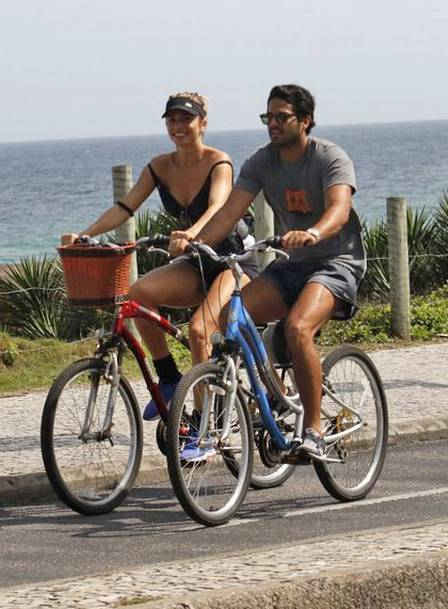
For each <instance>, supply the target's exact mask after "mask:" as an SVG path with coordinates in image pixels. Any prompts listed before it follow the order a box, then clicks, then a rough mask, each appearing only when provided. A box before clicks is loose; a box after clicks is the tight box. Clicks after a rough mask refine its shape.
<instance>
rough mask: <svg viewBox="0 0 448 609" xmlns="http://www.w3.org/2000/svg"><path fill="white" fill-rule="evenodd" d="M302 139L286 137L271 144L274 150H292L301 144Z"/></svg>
mask: <svg viewBox="0 0 448 609" xmlns="http://www.w3.org/2000/svg"><path fill="white" fill-rule="evenodd" d="M299 140H300V138H299V136H298V135H290V136H285V137H283V138H282V139H281V140H278V141H274V142H273V141H272V138H271V144H272V146H273V147H274V148H290V147H291V146H295V145H296V144H297V143H298V142H299Z"/></svg>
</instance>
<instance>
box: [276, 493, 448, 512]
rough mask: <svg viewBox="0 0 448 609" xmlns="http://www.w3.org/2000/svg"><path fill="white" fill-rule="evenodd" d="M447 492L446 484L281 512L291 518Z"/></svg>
mask: <svg viewBox="0 0 448 609" xmlns="http://www.w3.org/2000/svg"><path fill="white" fill-rule="evenodd" d="M445 493H448V486H443V487H441V488H436V489H428V490H427V491H417V492H415V493H402V494H401V495H391V496H389V497H375V498H373V499H362V500H360V501H350V502H347V503H337V504H331V505H322V506H319V507H314V508H303V509H300V510H291V511H289V512H285V513H284V514H282V517H283V518H291V517H294V516H303V515H305V514H318V513H321V512H333V511H336V510H346V509H348V508H356V507H364V506H368V505H375V504H379V503H390V502H392V501H405V500H406V499H418V498H419V497H430V496H431V495H443V494H445Z"/></svg>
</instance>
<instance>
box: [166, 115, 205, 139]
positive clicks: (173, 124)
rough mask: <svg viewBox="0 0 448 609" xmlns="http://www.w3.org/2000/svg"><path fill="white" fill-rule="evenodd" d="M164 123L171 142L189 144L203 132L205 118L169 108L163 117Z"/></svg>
mask: <svg viewBox="0 0 448 609" xmlns="http://www.w3.org/2000/svg"><path fill="white" fill-rule="evenodd" d="M165 124H166V128H167V131H168V135H169V136H170V139H171V141H172V142H174V143H175V144H176V145H182V144H191V143H193V142H194V141H195V140H196V139H197V138H200V137H201V136H202V134H203V133H204V130H205V125H206V119H205V118H201V117H200V116H193V114H190V113H189V112H184V110H171V112H169V113H168V114H167V115H166V117H165Z"/></svg>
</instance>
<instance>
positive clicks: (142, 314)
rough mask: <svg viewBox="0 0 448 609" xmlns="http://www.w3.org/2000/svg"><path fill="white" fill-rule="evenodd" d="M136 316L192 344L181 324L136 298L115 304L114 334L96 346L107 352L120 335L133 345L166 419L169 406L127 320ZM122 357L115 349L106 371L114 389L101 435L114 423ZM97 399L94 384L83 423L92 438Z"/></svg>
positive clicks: (149, 388)
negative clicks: (175, 323)
mask: <svg viewBox="0 0 448 609" xmlns="http://www.w3.org/2000/svg"><path fill="white" fill-rule="evenodd" d="M135 318H141V319H146V321H149V322H150V323H153V324H155V325H156V326H158V327H159V328H160V329H161V330H163V331H164V332H166V333H167V334H169V335H170V336H173V337H174V338H175V339H176V340H178V341H179V342H180V343H182V344H183V345H184V346H185V347H187V348H189V344H188V339H187V338H185V336H184V335H183V334H182V332H181V331H180V330H179V329H178V328H176V326H174V324H172V323H171V322H170V321H169V320H168V319H166V318H165V317H162V316H161V315H159V314H158V313H155V312H154V311H151V310H149V309H147V308H145V307H143V306H142V305H140V304H138V303H137V302H135V301H133V300H127V301H125V302H123V303H121V304H119V305H118V307H117V308H116V311H115V317H114V322H113V326H112V334H111V336H110V337H109V341H108V342H107V344H105V345H103V344H101V341H100V345H99V347H98V349H97V354H98V355H101V354H102V353H104V352H108V351H110V348H111V346H112V347H114V346H115V347H116V346H118V345H119V344H120V339H121V340H122V341H123V342H124V343H125V344H126V346H127V347H128V348H129V349H130V351H131V352H132V353H133V355H134V357H135V359H136V360H137V363H138V366H139V368H140V371H141V373H142V376H143V378H144V380H145V383H146V386H147V388H148V391H149V393H150V395H151V396H152V398H153V399H154V402H155V404H156V406H157V409H158V411H159V413H160V416H161V418H162V419H163V420H164V421H165V420H166V418H167V416H168V409H167V406H166V403H165V400H164V398H163V396H162V394H161V393H160V390H159V386H158V384H157V383H156V382H154V380H153V378H152V375H151V371H150V369H149V365H148V360H147V358H146V355H145V352H144V351H143V347H142V346H141V344H140V343H139V341H138V340H137V339H136V338H135V337H134V336H133V334H132V333H131V332H130V331H129V330H128V328H127V327H126V324H125V321H126V319H135ZM120 359H121V358H120V357H117V355H116V353H112V355H111V361H110V362H109V364H108V368H107V369H106V372H105V374H106V375H109V379H110V383H111V390H110V394H109V398H108V404H107V408H106V413H105V417H104V423H103V426H102V429H101V432H99V433H100V435H101V436H102V437H104V436H107V433H108V432H109V431H110V429H111V425H112V416H113V408H114V404H115V397H116V392H117V388H118V378H119V370H120V365H121V361H120ZM95 399H96V388H95V385H92V387H91V390H90V395H89V400H88V407H87V410H86V416H85V421H84V425H83V437H84V438H85V439H86V440H88V439H90V438H89V433H88V430H89V429H90V425H91V417H92V410H93V407H94V404H95ZM95 439H96V438H95Z"/></svg>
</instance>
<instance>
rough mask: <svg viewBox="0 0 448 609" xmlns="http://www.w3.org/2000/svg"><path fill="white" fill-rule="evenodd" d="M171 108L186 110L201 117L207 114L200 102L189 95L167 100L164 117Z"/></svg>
mask: <svg viewBox="0 0 448 609" xmlns="http://www.w3.org/2000/svg"><path fill="white" fill-rule="evenodd" d="M171 110H183V111H184V112H188V113H189V114H192V115H193V116H200V117H201V118H204V117H205V116H206V112H205V110H204V108H203V107H202V106H201V104H198V103H197V102H195V101H193V100H192V99H190V98H188V97H173V98H171V99H169V100H168V101H167V102H166V107H165V112H164V113H163V114H162V118H165V116H166V115H167V114H168V112H170V111H171Z"/></svg>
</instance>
